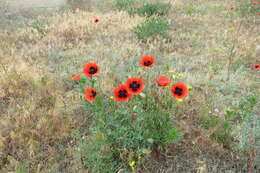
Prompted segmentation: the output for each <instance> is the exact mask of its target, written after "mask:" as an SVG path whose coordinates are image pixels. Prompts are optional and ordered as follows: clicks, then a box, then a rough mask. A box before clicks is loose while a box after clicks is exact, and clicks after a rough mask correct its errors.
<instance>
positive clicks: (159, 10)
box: [136, 2, 171, 17]
mask: <svg viewBox="0 0 260 173" xmlns="http://www.w3.org/2000/svg"><path fill="white" fill-rule="evenodd" d="M170 8H171V5H170V3H159V2H158V3H154V4H152V3H145V4H144V5H143V6H142V7H140V8H138V9H137V10H136V11H137V14H139V15H141V16H146V17H150V16H153V15H156V16H164V15H166V14H167V13H168V12H169V10H170Z"/></svg>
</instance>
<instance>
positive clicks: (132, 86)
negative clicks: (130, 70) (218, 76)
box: [126, 78, 144, 95]
mask: <svg viewBox="0 0 260 173" xmlns="http://www.w3.org/2000/svg"><path fill="white" fill-rule="evenodd" d="M143 86H144V84H143V81H142V79H140V78H129V79H127V81H126V87H127V89H128V91H129V93H131V94H133V95H136V94H140V93H141V92H142V89H143Z"/></svg>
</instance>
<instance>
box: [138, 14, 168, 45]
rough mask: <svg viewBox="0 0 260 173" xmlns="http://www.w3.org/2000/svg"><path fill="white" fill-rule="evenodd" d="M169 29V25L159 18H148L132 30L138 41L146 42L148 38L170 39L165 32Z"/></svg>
mask: <svg viewBox="0 0 260 173" xmlns="http://www.w3.org/2000/svg"><path fill="white" fill-rule="evenodd" d="M169 29H170V25H169V23H168V22H167V21H166V20H165V19H164V18H163V17H161V16H155V17H152V18H148V19H146V20H145V22H144V23H142V24H141V25H138V26H137V27H135V29H134V33H135V34H136V36H137V37H138V39H140V40H142V41H144V42H146V41H147V40H148V39H149V38H151V39H154V38H155V37H156V36H161V37H163V38H170V35H169V33H168V32H167V31H168V30H169Z"/></svg>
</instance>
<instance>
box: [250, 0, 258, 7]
mask: <svg viewBox="0 0 260 173" xmlns="http://www.w3.org/2000/svg"><path fill="white" fill-rule="evenodd" d="M251 5H252V6H257V5H260V2H257V1H254V2H252V3H251Z"/></svg>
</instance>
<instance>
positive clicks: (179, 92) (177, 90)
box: [171, 83, 188, 99]
mask: <svg viewBox="0 0 260 173" xmlns="http://www.w3.org/2000/svg"><path fill="white" fill-rule="evenodd" d="M171 92H172V96H173V97H175V98H176V99H183V98H184V97H185V96H186V95H187V94H188V87H187V86H186V85H185V84H184V83H177V84H174V85H172V88H171Z"/></svg>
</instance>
